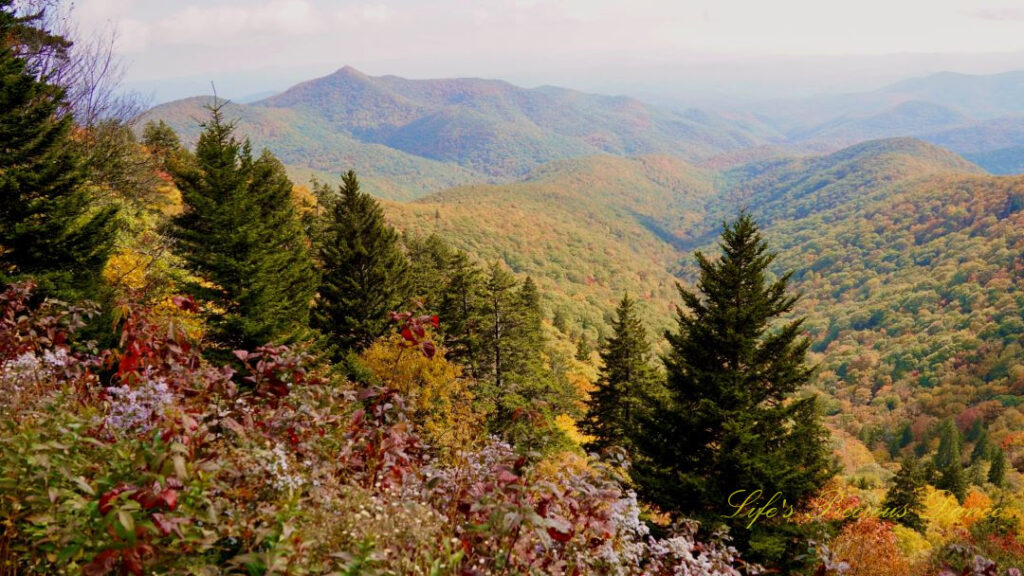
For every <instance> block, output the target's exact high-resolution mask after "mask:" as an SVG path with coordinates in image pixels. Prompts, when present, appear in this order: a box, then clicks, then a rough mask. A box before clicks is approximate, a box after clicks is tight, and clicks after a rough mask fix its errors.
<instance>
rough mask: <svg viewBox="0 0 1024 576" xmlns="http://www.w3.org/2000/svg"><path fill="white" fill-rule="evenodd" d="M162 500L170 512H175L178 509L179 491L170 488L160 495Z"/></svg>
mask: <svg viewBox="0 0 1024 576" xmlns="http://www.w3.org/2000/svg"><path fill="white" fill-rule="evenodd" d="M160 500H161V501H162V502H163V503H164V505H165V506H167V509H168V510H174V509H175V508H177V507H178V491H177V490H175V489H173V488H168V489H166V490H164V491H163V492H161V493H160Z"/></svg>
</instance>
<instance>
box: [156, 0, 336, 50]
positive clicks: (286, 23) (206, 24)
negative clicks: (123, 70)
mask: <svg viewBox="0 0 1024 576" xmlns="http://www.w3.org/2000/svg"><path fill="white" fill-rule="evenodd" d="M325 26H326V22H325V20H324V18H323V14H321V13H320V11H319V10H318V9H317V8H316V7H315V6H314V5H313V4H311V3H310V2H309V1H307V0H268V1H264V2H254V3H247V4H246V5H245V6H208V5H204V6H196V5H190V6H187V7H185V8H184V9H182V10H179V11H177V12H173V13H171V14H169V15H167V16H165V17H163V18H161V19H159V20H158V21H156V22H154V23H153V28H154V29H153V33H154V34H156V35H157V38H156V39H157V40H159V41H161V42H164V43H172V44H173V43H182V44H211V45H223V44H235V43H241V42H248V41H251V39H252V38H253V37H254V36H267V35H273V36H275V37H278V38H287V37H294V36H302V35H308V34H317V33H320V32H323V31H324V30H325Z"/></svg>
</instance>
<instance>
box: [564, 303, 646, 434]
mask: <svg viewBox="0 0 1024 576" xmlns="http://www.w3.org/2000/svg"><path fill="white" fill-rule="evenodd" d="M612 331H613V335H612V337H611V338H609V339H608V340H607V342H605V343H604V345H603V346H602V347H601V351H600V354H601V361H602V363H603V365H602V367H601V372H600V375H599V377H598V380H597V388H596V389H595V390H594V391H593V393H591V395H590V399H589V401H588V402H587V417H586V420H584V421H583V422H582V429H583V431H584V432H585V433H587V434H588V435H590V436H592V437H593V438H594V440H593V441H592V442H591V443H590V444H588V445H587V449H588V450H602V449H604V448H607V447H609V446H612V445H614V446H619V447H622V448H625V449H626V450H627V451H628V452H629V453H633V452H634V444H633V439H634V438H637V437H638V436H639V435H640V434H641V431H640V422H641V421H642V419H641V414H642V413H643V411H645V410H647V409H648V403H649V401H650V400H651V399H652V398H654V396H655V391H654V388H655V387H656V386H657V384H658V383H657V373H656V372H655V370H654V368H653V367H652V366H651V362H650V356H651V346H650V344H649V343H648V341H647V333H646V331H645V330H644V327H643V323H642V322H641V321H640V318H639V316H638V315H637V310H636V304H635V303H634V302H633V300H631V299H630V298H629V294H626V295H624V296H623V297H622V301H621V302H619V307H618V309H617V310H616V313H615V320H614V321H613V322H612Z"/></svg>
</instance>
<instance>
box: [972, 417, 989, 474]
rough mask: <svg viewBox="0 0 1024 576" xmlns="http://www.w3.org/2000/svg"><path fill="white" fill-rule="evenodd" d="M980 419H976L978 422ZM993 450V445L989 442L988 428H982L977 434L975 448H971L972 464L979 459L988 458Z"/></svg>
mask: <svg viewBox="0 0 1024 576" xmlns="http://www.w3.org/2000/svg"><path fill="white" fill-rule="evenodd" d="M978 421H979V420H976V422H978ZM991 452H992V445H991V444H990V443H989V439H988V430H987V429H985V428H982V430H981V432H978V433H977V434H976V435H975V440H974V449H973V450H971V464H974V463H975V462H977V461H979V460H983V459H984V460H987V459H989V457H990V453H991Z"/></svg>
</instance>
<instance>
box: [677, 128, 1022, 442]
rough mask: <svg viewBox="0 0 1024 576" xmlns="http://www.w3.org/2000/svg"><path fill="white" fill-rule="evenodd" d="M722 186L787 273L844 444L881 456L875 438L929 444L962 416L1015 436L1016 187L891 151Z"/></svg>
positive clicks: (752, 169) (1013, 181)
mask: <svg viewBox="0 0 1024 576" xmlns="http://www.w3.org/2000/svg"><path fill="white" fill-rule="evenodd" d="M727 176H728V177H727V179H726V182H727V188H728V190H731V191H733V192H738V191H741V190H742V191H746V196H745V197H744V198H745V202H744V204H745V205H746V206H747V207H748V208H749V209H750V210H751V212H752V213H753V215H754V216H755V217H757V218H758V219H759V220H760V221H762V222H764V223H765V224H766V226H765V228H766V234H767V235H768V236H769V238H771V240H772V244H773V245H774V246H775V247H777V248H778V249H779V251H780V253H781V255H780V258H779V261H778V271H782V270H785V269H792V270H795V271H796V275H795V276H794V280H795V282H794V286H795V287H796V288H797V289H799V290H802V291H803V292H804V293H805V298H804V300H803V302H802V303H801V304H800V312H802V313H803V314H806V315H807V316H808V322H807V327H808V329H809V331H810V335H811V337H812V341H813V349H814V350H815V351H816V352H818V353H820V354H821V356H820V357H819V360H820V361H821V362H822V365H821V370H820V371H819V378H818V384H819V385H820V386H821V387H822V388H823V390H825V391H827V392H828V393H829V394H830V395H833V396H834V397H835V398H836V399H837V402H838V403H837V404H834V405H833V411H834V412H835V413H837V414H841V420H842V421H843V422H844V423H845V424H846V425H847V426H848V427H849V429H850V431H851V432H853V433H862V434H864V435H865V436H864V437H865V438H866V439H867V440H869V441H874V440H878V441H882V440H892V439H891V438H889V437H887V434H888V433H887V432H885V431H886V430H895V428H896V426H897V425H899V424H900V423H903V422H910V421H915V422H917V426H918V427H917V428H915V431H914V439H915V440H918V441H922V442H925V443H927V442H929V441H931V440H932V437H931V436H929V434H930V431H931V429H930V428H929V426H930V425H932V424H935V423H936V419H937V418H941V417H946V416H958V417H959V416H962V415H963V414H964V411H966V410H967V409H968V408H971V409H972V410H976V411H979V410H980V412H979V413H983V414H984V417H985V419H986V422H988V423H990V425H991V426H992V427H993V429H998V430H1001V432H1002V433H1006V432H1007V431H1010V430H1013V429H1019V426H1020V425H1021V424H1022V415H1021V412H1019V411H1018V409H1017V408H1016V407H1017V406H1019V405H1020V404H1022V402H1024V362H1022V348H1021V341H1022V337H1024V321H1022V320H1021V310H1024V274H1022V270H1024V258H1022V255H1024V178H1021V177H995V176H989V175H986V174H984V173H981V171H980V170H978V169H977V168H976V167H974V166H973V165H971V164H969V163H966V162H964V161H962V160H960V159H958V157H956V156H954V155H952V154H949V153H948V152H945V151H944V150H942V149H938V148H935V147H934V146H931V145H927V144H924V143H921V142H916V141H913V140H899V139H898V140H888V141H880V142H869V143H866V144H862V145H859V146H856V147H852V148H849V149H847V150H844V151H841V152H839V153H837V154H833V155H830V156H825V157H821V158H815V159H804V160H796V161H791V162H776V163H770V164H759V165H755V166H748V167H745V168H741V169H736V170H733V171H731V172H730V173H729V174H727ZM717 212H718V213H719V214H727V213H728V212H729V208H728V207H719V208H717ZM715 220H717V218H715ZM692 273H693V272H692V271H688V272H686V273H684V274H683V276H684V278H688V277H691V276H692ZM979 406H980V408H979ZM865 426H867V428H864V427H865ZM887 427H888V428H887ZM1020 457H1024V454H1018V458H1020Z"/></svg>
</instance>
